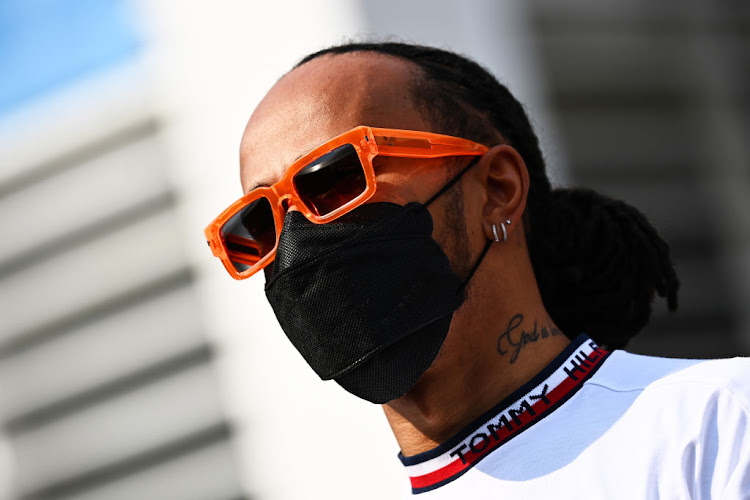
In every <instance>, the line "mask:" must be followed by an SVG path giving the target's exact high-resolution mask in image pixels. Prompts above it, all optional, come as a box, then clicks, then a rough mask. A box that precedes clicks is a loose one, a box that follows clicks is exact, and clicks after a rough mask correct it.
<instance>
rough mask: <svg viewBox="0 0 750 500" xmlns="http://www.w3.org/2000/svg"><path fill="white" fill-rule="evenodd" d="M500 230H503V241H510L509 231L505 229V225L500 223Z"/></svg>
mask: <svg viewBox="0 0 750 500" xmlns="http://www.w3.org/2000/svg"><path fill="white" fill-rule="evenodd" d="M500 229H502V230H503V241H508V231H507V230H506V229H505V223H504V222H501V223H500Z"/></svg>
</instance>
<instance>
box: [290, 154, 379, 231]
mask: <svg viewBox="0 0 750 500" xmlns="http://www.w3.org/2000/svg"><path fill="white" fill-rule="evenodd" d="M294 187H295V189H296V191H297V194H298V196H299V197H300V199H301V200H302V202H303V203H304V204H305V205H307V207H308V208H309V209H310V211H311V212H313V213H315V214H317V215H320V216H323V215H327V214H329V213H331V212H333V211H334V210H336V209H337V208H340V207H342V206H344V205H345V204H347V203H349V202H350V201H352V200H353V199H354V198H356V197H357V196H359V195H361V194H362V193H363V192H364V191H365V189H366V188H367V181H366V179H365V171H364V168H363V167H362V162H361V161H360V159H359V156H358V155H357V150H356V149H354V146H352V145H351V144H344V145H343V146H339V147H338V148H336V149H334V150H333V151H331V152H330V153H326V154H325V155H323V156H321V157H320V158H318V159H317V160H315V161H314V162H312V163H310V164H309V165H307V166H305V168H303V169H302V170H300V171H299V172H297V174H295V176H294Z"/></svg>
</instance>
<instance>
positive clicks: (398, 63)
mask: <svg viewBox="0 0 750 500" xmlns="http://www.w3.org/2000/svg"><path fill="white" fill-rule="evenodd" d="M413 71H414V67H413V66H412V65H411V63H409V62H407V61H403V60H401V59H398V58H394V57H390V56H384V55H378V54H372V53H352V54H343V55H334V56H330V55H327V56H322V57H320V58H318V59H315V60H313V61H310V62H308V63H306V64H304V65H302V66H301V67H299V68H296V69H295V70H293V71H291V72H290V73H289V74H287V75H286V76H284V77H283V78H282V79H281V80H280V81H279V82H278V83H277V84H276V85H275V86H274V87H273V88H272V89H271V90H270V91H269V93H268V94H267V95H266V97H265V98H264V99H263V101H262V102H261V103H260V104H259V106H258V107H257V108H256V110H255V112H254V113H253V115H252V116H251V118H250V121H249V122H248V124H247V127H246V129H245V133H244V136H243V138H242V144H241V149H240V162H241V180H242V187H243V189H244V192H246V193H247V192H249V191H250V190H252V189H254V188H255V187H258V186H268V185H271V184H273V183H275V182H277V181H278V180H279V179H281V178H282V177H283V175H284V173H285V171H286V169H287V167H288V166H289V165H291V164H292V163H293V162H294V161H295V160H296V159H297V158H299V157H300V156H302V155H303V154H305V153H307V152H308V151H310V150H312V149H313V148H315V147H316V146H318V145H320V144H322V143H324V142H326V141H328V140H329V139H331V138H333V137H335V136H337V135H339V134H341V133H343V132H346V131H348V130H350V129H352V128H354V127H356V126H358V125H369V126H372V127H383V128H396V129H407V130H422V131H432V128H433V127H431V126H430V124H429V123H427V122H426V121H425V119H424V118H423V116H422V115H421V114H420V113H419V111H418V110H417V109H415V107H414V104H413V102H412V99H411V97H410V95H409V89H410V81H411V80H412V79H413V78H414V76H413ZM468 161H469V160H468V159H458V160H457V159H455V158H448V159H440V158H438V159H413V158H397V157H376V158H375V160H374V166H375V168H376V173H377V191H376V193H375V195H374V196H373V197H372V198H371V199H370V200H369V202H379V201H388V202H393V203H397V204H400V205H405V204H407V203H409V202H413V201H416V202H420V203H424V202H425V201H427V200H428V199H430V198H431V197H432V196H433V195H434V194H435V193H437V192H438V191H439V190H440V189H441V188H442V187H443V186H445V184H446V183H447V182H448V180H449V179H450V178H451V177H452V176H453V175H455V173H457V169H456V168H455V167H456V164H457V162H459V164H460V165H465V164H466V163H468ZM475 168H476V167H475ZM467 176H468V174H467V175H464V177H463V178H462V183H459V184H457V186H459V185H461V184H463V185H464V186H465V184H466V179H467ZM471 186H472V187H470V188H469V190H466V189H457V188H456V187H454V188H452V189H451V190H449V191H448V192H446V193H444V194H443V195H442V196H440V197H439V198H437V199H436V200H435V201H434V202H433V203H431V204H430V205H429V207H428V209H429V211H430V213H431V215H432V219H433V224H434V226H433V233H432V236H433V238H434V239H435V240H436V241H437V243H438V244H439V245H440V247H441V248H442V249H443V251H444V252H445V253H446V255H447V256H448V258H449V260H450V262H451V267H452V268H453V271H454V272H455V273H456V274H457V275H458V276H459V277H465V276H466V275H467V273H468V270H469V269H470V268H471V266H472V265H473V264H474V262H476V259H477V258H478V255H479V254H480V253H481V250H482V248H483V246H484V245H485V244H486V238H485V237H484V236H483V233H482V230H481V222H480V220H479V219H480V217H479V216H477V217H474V218H471V217H468V218H467V217H465V212H464V205H465V204H466V208H467V212H470V213H474V214H475V215H478V214H479V213H480V212H481V206H480V204H481V196H478V192H477V193H475V192H474V191H476V190H477V189H481V188H478V187H477V186H479V184H478V183H476V182H474V183H472V184H471ZM289 208H290V209H294V207H293V206H292V207H289ZM467 222H468V223H469V224H468V226H467ZM471 295H472V294H471V293H470V294H469V297H470V298H471ZM469 302H470V300H467V301H466V302H465V303H464V305H463V306H462V307H461V308H460V309H459V311H461V310H462V309H463V310H464V311H463V314H461V315H459V316H460V318H459V316H455V315H454V318H453V322H452V324H451V330H450V331H449V333H448V338H447V339H446V341H445V344H444V345H443V347H444V349H443V350H441V353H440V354H439V356H438V359H441V357H442V358H445V357H446V356H445V354H446V353H445V352H444V351H449V352H451V353H453V354H451V356H448V357H460V352H462V351H465V350H466V349H461V348H459V347H458V345H457V344H462V343H464V342H465V341H464V340H462V336H461V335H453V336H452V335H451V332H452V331H460V330H462V329H463V328H466V327H469V328H470V327H471V326H470V325H469V323H470V322H471V318H472V317H473V316H475V315H473V314H471V313H470V312H469V309H467V307H469V308H470V307H471V306H470V305H469V304H468V303H469ZM458 323H460V324H458ZM469 348H471V347H470V346H469V347H467V349H469ZM435 364H437V362H436V363H434V364H433V366H434V365H435ZM445 364H446V366H448V365H451V364H455V363H452V362H451V361H450V360H448V361H447V362H445Z"/></svg>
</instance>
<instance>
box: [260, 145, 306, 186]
mask: <svg viewBox="0 0 750 500" xmlns="http://www.w3.org/2000/svg"><path fill="white" fill-rule="evenodd" d="M310 151H312V149H311V150H310ZM310 151H305V152H304V153H302V154H301V155H299V156H298V157H297V158H295V159H294V161H292V163H290V164H289V166H292V165H294V164H295V163H297V160H299V159H300V158H302V157H303V156H305V155H306V154H308V153H309V152H310ZM287 170H289V167H287V168H286V170H284V175H286V172H287ZM282 178H283V176H282ZM273 185H274V183H273V182H271V181H270V180H267V179H261V180H259V181H258V182H256V183H255V184H253V187H251V188H250V189H248V190H247V191H246V192H245V194H247V193H249V192H250V191H253V190H254V189H258V188H259V187H271V186H273Z"/></svg>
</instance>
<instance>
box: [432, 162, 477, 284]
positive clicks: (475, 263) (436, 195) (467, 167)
mask: <svg viewBox="0 0 750 500" xmlns="http://www.w3.org/2000/svg"><path fill="white" fill-rule="evenodd" d="M481 158H482V157H481V156H477V157H476V158H474V159H473V160H471V161H470V162H469V164H468V165H466V166H465V167H464V168H463V169H462V170H461V171H460V172H459V173H458V174H456V175H455V176H454V177H453V179H451V180H450V181H448V183H447V184H446V185H445V186H443V187H442V188H441V189H440V191H438V192H437V193H435V194H434V195H432V197H431V198H430V199H429V200H427V201H426V202H425V203H424V206H425V207H426V206H427V205H429V204H430V203H432V202H433V201H435V200H436V199H437V198H438V197H439V196H440V195H441V194H443V193H445V192H446V191H448V190H449V189H450V188H451V187H453V185H454V184H455V183H456V182H458V180H459V179H460V178H461V176H463V175H464V174H465V173H466V172H467V171H468V170H469V169H470V168H471V167H473V166H474V165H476V164H477V163H478V162H479V160H480V159H481ZM490 245H492V241H490V240H488V241H487V244H486V245H484V249H483V250H482V253H481V254H479V257H478V258H477V260H476V262H474V265H473V266H471V270H470V271H469V273H468V274H467V276H466V278H465V279H464V282H463V283H461V288H460V289H459V291H458V293H460V294H461V295H463V293H464V290H466V285H468V284H469V281H471V278H472V276H474V273H475V272H477V269H479V264H481V263H482V261H483V260H484V256H485V255H487V252H488V251H489V249H490Z"/></svg>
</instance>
